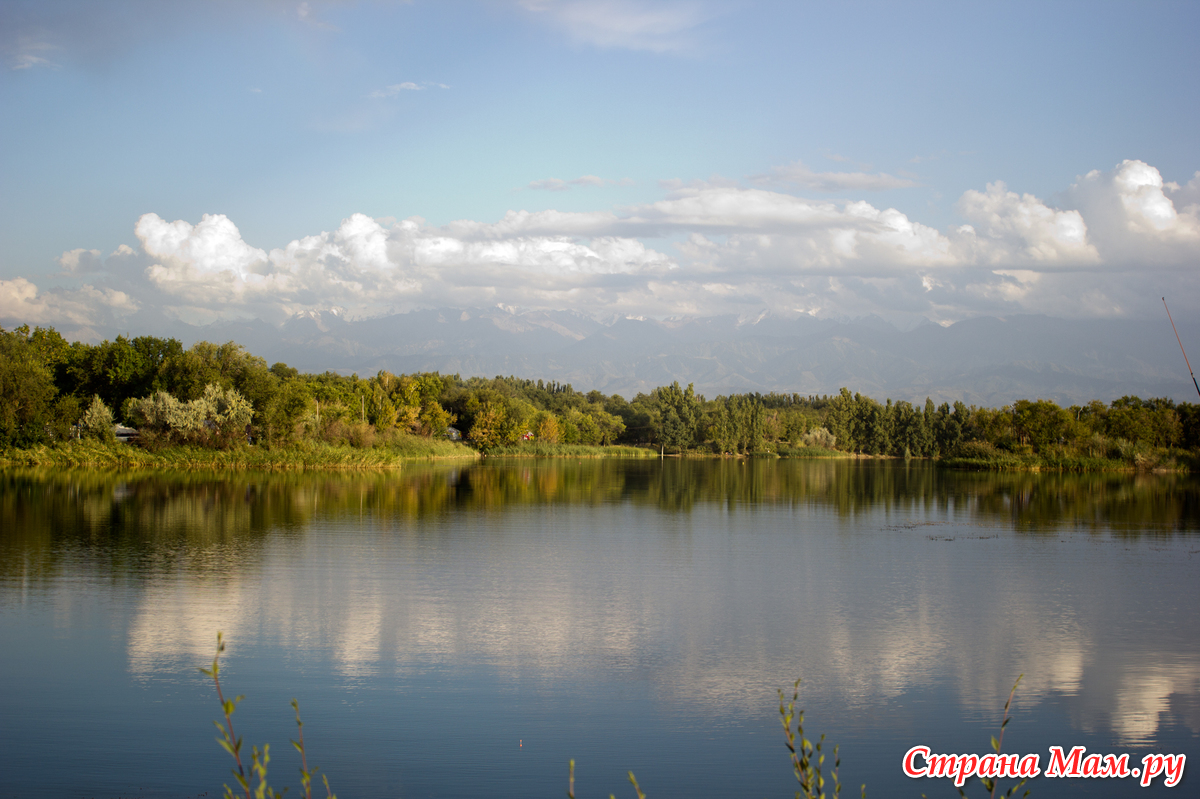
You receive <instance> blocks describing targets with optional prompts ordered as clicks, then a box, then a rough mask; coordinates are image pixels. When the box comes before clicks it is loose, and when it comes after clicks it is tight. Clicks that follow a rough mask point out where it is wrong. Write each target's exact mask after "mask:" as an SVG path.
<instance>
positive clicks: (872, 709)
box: [0, 460, 1200, 799]
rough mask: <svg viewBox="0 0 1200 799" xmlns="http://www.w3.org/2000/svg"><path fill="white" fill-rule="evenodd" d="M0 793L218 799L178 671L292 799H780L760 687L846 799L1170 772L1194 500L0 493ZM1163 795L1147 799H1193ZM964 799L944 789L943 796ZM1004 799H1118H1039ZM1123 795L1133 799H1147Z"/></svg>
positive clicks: (197, 479) (600, 493) (525, 491)
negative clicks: (1009, 772) (1006, 708)
mask: <svg viewBox="0 0 1200 799" xmlns="http://www.w3.org/2000/svg"><path fill="white" fill-rule="evenodd" d="M0 525H2V530H3V532H2V533H0V641H2V642H3V643H2V644H0V678H2V680H3V687H2V688H0V794H3V795H18V794H19V795H21V796H27V797H43V796H45V797H104V798H105V799H107V798H108V797H199V796H204V795H205V794H206V792H207V796H214V795H219V793H220V789H221V785H222V783H223V782H232V779H231V778H230V776H229V772H228V766H229V763H228V762H227V756H226V755H225V754H224V753H223V752H222V751H221V750H220V749H219V748H218V746H217V745H216V744H215V743H214V742H213V735H214V734H215V730H214V729H213V727H212V720H213V719H215V718H216V717H217V713H218V711H219V707H218V704H217V700H216V697H215V693H214V690H213V688H212V685H211V683H209V682H207V681H206V678H204V677H203V676H202V675H200V674H199V673H198V671H197V667H199V666H202V665H206V664H207V663H209V662H211V660H212V656H213V650H214V645H215V638H216V632H217V631H218V630H222V631H224V633H225V636H226V638H227V640H228V642H229V650H228V653H227V656H226V657H225V659H224V662H223V671H222V674H223V677H224V680H225V685H226V687H227V689H228V690H229V691H230V692H231V693H241V694H245V695H246V697H247V698H246V700H245V702H244V703H243V704H242V705H241V707H240V708H239V710H238V712H237V714H236V715H235V716H234V722H235V726H236V728H237V731H238V733H239V734H241V735H243V736H244V737H245V739H246V747H247V749H248V748H249V746H250V744H252V743H255V744H261V743H263V742H264V741H266V742H271V743H272V755H273V759H272V761H271V767H272V774H273V776H274V782H275V783H276V785H277V786H278V787H282V786H283V785H292V786H293V790H296V786H298V783H299V780H298V775H297V771H296V769H297V766H298V758H297V756H296V754H295V752H294V751H293V750H292V749H291V747H290V745H289V744H288V739H289V738H290V737H294V735H295V727H294V723H293V722H292V718H291V709H290V708H289V707H288V701H289V700H290V699H291V697H293V696H294V697H297V698H298V699H299V700H300V703H301V710H302V712H303V713H304V716H305V721H306V724H305V737H306V740H307V743H308V747H309V752H310V756H311V759H310V763H315V764H317V765H320V766H321V767H322V769H323V771H325V772H327V773H328V774H329V775H330V779H331V782H332V785H333V788H334V790H335V791H336V792H337V793H338V794H339V796H341V797H342V799H356V798H357V797H426V796H439V797H443V796H444V797H467V796H470V797H477V796H489V797H533V796H547V797H549V796H562V795H564V793H565V790H566V782H567V781H566V777H567V760H568V759H570V758H574V759H575V760H576V762H577V774H576V777H577V782H576V790H577V795H578V796H580V797H584V798H586V797H601V796H605V797H606V796H608V794H609V793H610V792H611V793H616V794H617V795H618V796H632V795H633V791H632V788H631V786H629V785H628V783H627V781H626V777H625V772H626V770H628V769H632V770H633V771H634V772H635V773H636V774H637V776H638V779H639V781H640V782H641V784H642V787H643V789H644V790H645V791H646V793H647V794H648V795H649V796H650V797H652V799H658V797H683V796H692V797H696V796H703V797H708V796H712V797H767V796H791V795H792V793H793V791H794V790H795V784H794V781H793V779H792V777H791V772H790V769H789V766H788V761H787V753H786V750H785V749H784V747H783V737H782V733H781V731H780V726H779V721H778V713H777V707H778V700H777V696H776V691H777V689H780V688H790V684H791V682H792V681H793V680H794V679H796V678H797V677H802V678H803V680H804V682H803V685H802V692H801V704H802V705H803V707H805V708H806V709H807V715H806V731H807V732H808V733H809V734H810V735H812V734H816V733H821V732H824V733H826V734H827V735H828V739H829V740H830V741H831V743H838V744H840V746H841V754H842V782H843V783H844V784H845V785H847V786H849V787H853V788H854V790H849V789H848V790H847V795H857V793H858V792H857V786H858V785H859V784H861V783H863V782H865V783H867V786H868V792H869V795H873V796H876V797H879V796H912V797H915V796H919V795H920V794H921V793H926V794H928V795H929V796H930V797H937V796H956V795H957V794H956V793H955V791H954V788H953V786H952V785H950V784H948V783H947V782H946V781H930V780H922V781H915V780H910V779H908V778H906V777H904V776H903V775H902V773H901V770H900V760H901V756H902V755H903V753H904V752H905V751H906V750H907V749H908V748H909V747H910V746H913V745H915V744H919V743H923V744H927V745H929V746H931V747H932V748H933V749H934V750H935V751H938V752H954V753H958V752H976V753H983V752H985V751H987V749H988V746H989V743H988V741H989V737H990V736H991V735H992V734H993V733H994V732H995V730H996V727H997V726H998V724H999V720H1000V713H1001V708H1002V706H1003V704H1004V700H1005V699H1006V697H1007V696H1008V692H1009V689H1010V688H1011V686H1012V683H1013V681H1014V680H1015V679H1016V677H1017V675H1018V674H1021V673H1024V674H1025V678H1024V680H1023V682H1022V683H1021V688H1020V690H1019V692H1018V694H1017V699H1016V702H1015V711H1014V720H1013V722H1012V723H1011V724H1010V725H1009V728H1008V731H1007V735H1006V737H1005V740H1004V746H1005V750H1006V751H1011V752H1021V753H1025V752H1036V753H1039V754H1041V755H1042V765H1043V767H1044V766H1045V765H1046V759H1047V758H1046V750H1047V747H1049V746H1050V745H1061V746H1063V747H1065V748H1070V747H1071V746H1074V745H1077V744H1082V745H1085V746H1086V747H1087V748H1088V751H1089V752H1091V751H1099V752H1129V753H1131V755H1132V756H1133V757H1132V758H1131V760H1133V761H1134V762H1135V764H1136V762H1137V761H1139V760H1140V758H1141V756H1142V755H1143V754H1145V753H1147V752H1170V753H1185V754H1187V755H1188V756H1189V760H1190V761H1192V762H1190V763H1189V764H1188V765H1189V766H1191V767H1192V768H1193V769H1195V768H1200V760H1197V759H1195V758H1196V756H1198V755H1200V613H1198V612H1197V608H1198V602H1200V579H1198V578H1200V483H1198V482H1197V481H1196V480H1194V479H1192V478H1186V477H1178V476H1145V477H1132V476H1062V475H979V474H961V473H947V472H941V471H938V470H935V469H933V468H930V467H928V466H927V465H924V464H922V465H915V464H914V465H911V466H906V465H904V463H903V462H899V463H895V462H892V463H884V464H872V463H854V462H844V461H843V462H822V461H776V462H767V461H762V462H749V463H740V462H736V461H684V462H680V461H678V460H667V461H666V462H660V461H627V462H616V461H601V462H578V461H512V462H497V461H488V462H486V463H481V464H477V465H458V466H439V467H433V466H421V467H413V468H408V469H405V470H404V471H401V472H394V473H388V474H367V475H342V474H337V475H283V476H279V475H235V476H233V477H227V476H203V475H195V474H189V475H175V476H171V475H161V474H100V473H95V472H79V473H62V472H58V473H46V472H6V473H0ZM1196 780H1197V775H1191V774H1189V775H1187V776H1185V779H1184V782H1183V784H1182V785H1181V786H1180V787H1179V788H1177V789H1175V790H1174V791H1173V792H1172V795H1194V787H1193V788H1191V789H1189V788H1188V785H1189V783H1190V784H1191V785H1192V786H1195V785H1196V784H1197V782H1196ZM974 787H975V790H974V791H968V793H969V794H970V795H974V794H979V793H980V790H979V786H978V785H975V786H974ZM1032 787H1033V789H1034V796H1035V797H1036V796H1073V795H1080V796H1083V795H1087V796H1127V795H1129V794H1130V793H1131V792H1140V789H1138V788H1136V787H1135V781H1133V780H1125V781H1122V780H1107V781H1105V780H1047V779H1045V778H1039V779H1037V780H1035V781H1034V782H1033V783H1032ZM1159 792H1160V791H1157V790H1155V789H1151V790H1150V791H1149V793H1151V794H1155V793H1159ZM322 795H323V794H322Z"/></svg>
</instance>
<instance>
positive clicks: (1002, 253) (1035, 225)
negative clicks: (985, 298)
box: [958, 181, 1100, 265]
mask: <svg viewBox="0 0 1200 799" xmlns="http://www.w3.org/2000/svg"><path fill="white" fill-rule="evenodd" d="M958 210H959V212H960V213H961V214H962V215H963V216H964V217H966V218H967V219H968V220H970V221H971V222H972V223H973V224H974V227H966V226H964V227H963V228H960V229H959V233H960V234H961V238H962V240H963V241H964V242H967V246H969V247H972V248H973V249H974V250H975V260H977V261H979V262H981V263H992V264H1000V263H1002V264H1009V263H1013V262H1020V261H1030V262H1034V263H1040V264H1046V265H1050V264H1069V265H1079V264H1094V263H1097V262H1098V261H1099V260H1100V256H1099V253H1098V252H1097V251H1096V248H1095V247H1094V246H1093V245H1092V244H1090V243H1089V242H1088V227H1087V225H1086V224H1085V223H1084V221H1083V216H1082V215H1081V214H1080V213H1079V212H1078V211H1059V210H1055V209H1053V208H1050V207H1049V206H1047V205H1046V204H1045V203H1043V202H1042V201H1041V200H1039V199H1038V198H1037V197H1034V196H1033V195H1032V194H1025V195H1018V194H1016V193H1015V192H1011V191H1008V188H1007V187H1006V186H1005V185H1004V183H1003V182H1001V181H996V182H995V183H989V184H988V186H987V191H983V192H980V191H975V190H974V189H971V190H968V191H967V192H965V193H964V194H963V196H962V198H961V199H960V200H959V201H958Z"/></svg>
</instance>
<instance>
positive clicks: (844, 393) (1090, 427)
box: [0, 326, 1200, 465]
mask: <svg viewBox="0 0 1200 799" xmlns="http://www.w3.org/2000/svg"><path fill="white" fill-rule="evenodd" d="M113 420H115V421H118V422H122V423H124V424H126V425H130V426H132V427H136V428H138V429H139V430H140V431H141V433H142V443H143V445H144V446H149V447H156V446H160V445H162V444H173V445H176V444H189V445H195V446H204V447H215V448H229V447H233V446H235V445H238V444H240V442H243V441H247V440H249V441H252V442H254V443H256V444H257V445H258V446H260V447H265V448H277V447H280V446H287V445H292V444H295V443H298V442H326V443H329V444H339V445H349V446H352V447H360V448H362V447H371V446H373V445H376V444H385V443H394V442H395V441H396V440H398V438H400V437H406V436H424V437H427V438H439V439H440V438H445V437H457V436H458V435H461V436H462V437H463V438H464V439H465V440H466V441H467V442H468V443H470V444H471V445H472V446H474V447H475V448H477V449H480V450H482V451H485V452H487V451H492V450H498V449H502V450H503V451H505V452H512V451H513V448H520V447H528V448H530V449H531V450H536V451H538V452H546V451H547V448H548V447H550V448H552V447H556V446H570V447H577V446H580V445H585V446H586V445H592V446H607V445H612V444H626V445H645V446H653V447H656V448H661V449H662V450H665V451H667V452H683V451H706V452H713V453H736V454H750V453H778V454H788V453H794V452H805V451H808V452H814V451H819V450H830V449H835V448H836V449H838V450H841V451H843V452H854V453H864V454H871V455H892V456H898V457H910V456H911V457H937V456H941V457H953V458H958V459H960V460H966V461H971V460H974V461H986V460H988V459H995V458H997V457H1009V456H1012V457H1028V456H1038V457H1043V458H1058V459H1062V458H1065V457H1074V458H1092V459H1116V460H1123V461H1131V460H1132V461H1136V462H1139V463H1141V462H1146V463H1149V464H1151V465H1153V463H1155V462H1157V458H1158V455H1155V453H1159V455H1161V453H1163V452H1169V451H1173V450H1193V449H1196V448H1197V447H1200V406H1197V405H1194V404H1191V403H1175V402H1174V401H1172V400H1169V399H1161V398H1160V399H1149V400H1142V399H1140V398H1138V397H1135V396H1127V397H1122V398H1121V399H1119V400H1116V401H1114V402H1112V403H1109V404H1107V405H1105V404H1104V403H1101V402H1098V401H1093V402H1091V403H1088V404H1087V405H1075V406H1071V407H1069V408H1062V407H1059V406H1058V405H1056V404H1055V403H1053V402H1050V401H1048V400H1041V399H1039V400H1020V401H1018V402H1015V403H1013V404H1012V405H1010V406H1006V407H1004V408H978V407H975V406H970V407H968V406H966V405H964V404H963V403H961V402H956V403H954V405H953V406H950V405H949V404H947V403H943V404H942V405H940V406H935V405H934V403H933V402H932V401H931V400H928V399H927V400H926V401H925V404H924V407H917V406H914V405H912V404H911V403H909V402H905V401H900V402H892V401H891V400H888V401H887V402H886V403H884V404H880V403H879V402H877V401H876V400H874V399H871V398H870V397H864V396H862V395H861V394H851V392H850V391H848V390H847V389H842V390H841V392H840V393H839V394H837V395H835V396H820V397H818V396H802V395H799V394H777V393H771V394H766V395H763V394H757V393H755V394H740V395H730V396H720V397H717V398H715V399H711V400H709V399H706V398H705V397H703V396H701V395H699V394H696V393H695V391H694V390H693V388H692V386H690V385H689V386H687V387H686V388H684V387H681V386H680V385H679V384H678V383H672V384H671V385H670V386H663V387H660V388H656V389H654V390H653V391H651V392H650V393H648V394H638V395H637V396H635V397H634V398H633V399H632V400H626V399H625V398H624V397H621V396H620V395H617V394H612V395H608V396H606V395H604V394H602V393H601V392H599V391H590V392H588V393H586V394H585V393H583V392H579V391H576V390H575V389H574V388H573V387H572V386H570V385H565V384H562V383H557V382H554V381H549V382H544V381H542V380H537V381H534V380H527V379H520V378H516V377H496V378H493V379H485V378H480V377H472V378H468V379H463V378H461V377H460V376H458V375H441V374H438V373H419V374H402V375H394V374H391V373H390V372H387V371H380V372H379V373H378V374H376V375H375V376H373V377H369V378H361V377H359V376H358V375H350V376H346V375H342V374H338V373H335V372H325V373H323V374H302V373H300V372H299V371H298V370H296V369H294V368H292V367H289V366H287V365H286V364H283V363H276V364H274V365H272V366H268V365H267V363H266V361H265V360H263V359H262V358H259V357H256V356H254V355H251V354H250V353H248V352H247V351H246V350H245V349H244V348H243V347H242V346H240V345H238V344H235V343H233V342H229V343H226V344H212V343H209V342H199V343H197V344H195V345H193V346H191V347H189V348H186V349H185V348H184V347H183V346H182V344H180V342H179V341H177V340H175V339H161V338H156V337H153V336H139V337H136V338H132V339H130V338H126V337H124V336H118V337H117V338H116V339H115V340H114V341H104V342H102V343H100V344H85V343H83V342H78V341H77V342H67V341H66V340H65V339H63V337H62V336H61V335H59V333H58V332H57V331H55V330H54V329H53V328H40V327H39V328H34V329H32V330H30V328H29V327H28V326H22V327H19V328H17V329H15V330H12V331H5V330H3V329H0V446H4V447H30V446H34V445H39V444H46V443H51V442H54V441H58V440H65V439H67V438H80V437H92V438H98V439H100V440H105V439H106V438H109V436H108V434H107V431H108V430H109V429H110V427H111V424H112V421H113ZM1139 459H1141V460H1139Z"/></svg>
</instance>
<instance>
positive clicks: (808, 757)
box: [200, 632, 1030, 799]
mask: <svg viewBox="0 0 1200 799" xmlns="http://www.w3.org/2000/svg"><path fill="white" fill-rule="evenodd" d="M224 651H225V642H224V639H223V637H222V635H221V633H220V632H218V633H217V651H216V654H215V655H213V661H212V667H211V668H207V669H206V668H201V669H200V671H201V672H202V673H203V674H206V675H207V676H209V677H211V678H212V681H213V684H214V685H215V686H216V689H217V699H218V701H220V703H221V713H222V715H223V716H224V718H225V722H224V723H221V722H220V721H214V722H213V724H215V725H216V727H217V730H219V731H220V733H221V735H220V737H218V738H217V743H218V744H220V745H221V748H222V749H224V750H225V751H226V752H228V753H229V754H230V756H232V757H233V760H234V765H235V768H233V769H232V770H231V771H232V774H233V777H234V779H235V780H236V781H237V784H238V787H239V788H241V789H242V791H243V792H244V794H245V799H283V793H279V792H277V791H275V790H274V789H273V788H271V787H270V785H269V784H268V782H267V765H268V764H269V763H270V760H271V756H270V748H271V747H270V744H263V748H262V751H259V749H258V747H257V746H255V747H252V748H251V756H250V757H251V762H250V766H249V773H248V774H247V767H246V764H245V762H244V760H243V758H242V739H241V738H240V737H238V736H237V734H236V733H235V732H234V731H233V713H234V711H235V710H237V706H238V703H239V702H241V701H242V699H244V698H245V697H243V696H240V695H239V696H236V697H234V698H233V699H226V698H225V693H224V690H223V689H222V688H221V664H220V660H221V653H222V652H224ZM1024 676H1025V675H1024V674H1022V675H1021V676H1019V677H1017V681H1016V682H1015V683H1013V687H1012V691H1010V692H1009V694H1008V701H1007V702H1005V703H1004V716H1003V719H1002V720H1001V722H1000V737H999V738H997V737H995V736H992V751H994V752H995V753H996V754H1000V748H1001V746H1002V744H1003V743H1004V729H1005V727H1007V726H1008V723H1009V722H1010V721H1012V717H1011V716H1010V715H1009V709H1010V708H1011V707H1012V701H1013V697H1014V696H1015V695H1016V693H1017V686H1018V685H1020V684H1021V680H1022V678H1024ZM799 697H800V680H796V682H794V683H792V697H791V699H790V700H788V701H787V702H786V703H785V702H784V693H783V691H779V717H780V722H781V723H782V725H783V733H784V739H785V743H786V745H787V749H788V754H789V758H790V760H791V766H792V774H793V775H794V776H795V778H796V782H797V783H798V784H799V786H800V788H799V790H797V791H796V799H839V797H840V795H841V791H842V783H841V779H840V777H839V771H840V769H841V757H840V754H839V751H838V747H836V746H835V747H833V768H832V769H829V771H828V775H829V776H828V778H826V771H825V768H826V765H825V758H826V755H825V752H824V747H825V736H824V735H821V736H820V737H818V738H817V741H816V743H813V742H812V741H811V740H809V739H808V738H807V737H806V736H805V734H804V710H796V700H797V699H799ZM291 704H292V709H293V710H294V711H295V712H296V728H297V730H298V731H299V735H298V738H299V740H295V741H292V746H293V747H295V748H296V751H298V752H299V753H300V764H301V765H300V782H301V786H302V788H303V790H304V797H305V799H312V778H313V776H315V775H316V773H317V771H318V770H319V769H317V768H313V769H311V770H310V769H309V768H308V756H307V754H306V753H305V750H304V722H303V721H301V720H300V704H299V703H298V702H297V701H296V700H295V699H293V700H292V703H291ZM793 721H794V722H795V728H794V729H793V727H792V722H793ZM322 779H323V781H324V783H325V793H326V796H327V799H337V797H336V796H335V795H334V793H333V791H332V790H330V787H329V778H328V777H327V776H325V775H322ZM980 781H981V782H982V783H983V787H984V789H985V790H987V791H988V792H989V794H988V795H989V797H990V799H995V797H996V791H997V790H998V786H997V783H996V781H995V780H994V779H990V778H987V777H984V778H982V779H981V780H980ZM629 782H630V783H631V784H632V785H633V790H634V792H635V793H636V794H637V799H646V794H644V793H643V792H642V788H641V786H640V785H638V781H637V777H635V776H634V775H633V772H632V771H630V772H629ZM1026 782H1027V780H1021V781H1020V782H1018V783H1016V784H1015V785H1013V786H1012V787H1010V788H1009V789H1008V791H1007V792H1005V793H1003V794H1001V797H1003V799H1011V797H1012V796H1013V795H1015V794H1016V792H1017V791H1018V790H1020V789H1021V788H1022V787H1023V786H1024V785H1025V784H1026ZM829 784H832V788H833V791H832V793H827V792H826V786H827V785H829ZM283 790H284V793H286V792H287V790H288V789H287V788H284V789H283ZM252 792H253V793H252ZM958 794H959V796H961V797H963V799H966V793H965V792H964V791H963V789H962V788H958ZM1029 794H1030V791H1029V790H1026V791H1025V793H1024V794H1023V796H1024V797H1028V796H1029ZM923 795H924V794H922V796H923ZM861 796H862V799H866V796H867V786H866V785H863V786H862V788H861ZM224 797H225V799H237V796H236V794H235V793H234V792H233V789H232V788H230V787H229V786H228V785H225V794H224ZM567 797H568V799H575V761H574V760H571V761H570V762H569V764H568V772H567ZM609 799H614V797H613V795H612V794H610V795H609Z"/></svg>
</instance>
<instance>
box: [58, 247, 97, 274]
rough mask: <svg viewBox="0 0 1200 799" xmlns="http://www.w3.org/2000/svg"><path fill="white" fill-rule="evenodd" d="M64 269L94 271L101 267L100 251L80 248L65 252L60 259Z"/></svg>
mask: <svg viewBox="0 0 1200 799" xmlns="http://www.w3.org/2000/svg"><path fill="white" fill-rule="evenodd" d="M58 263H59V265H60V266H61V267H62V268H63V271H66V272H73V273H81V272H94V271H96V270H97V269H99V268H100V265H101V263H102V262H101V260H100V251H99V250H85V249H83V248H79V249H76V250H68V251H67V252H64V253H63V254H62V255H61V256H59V259H58Z"/></svg>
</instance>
